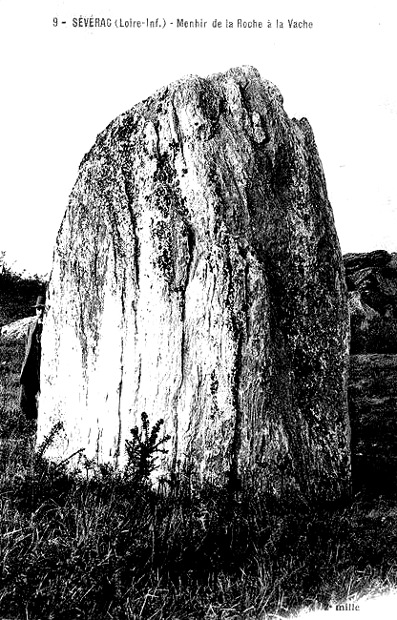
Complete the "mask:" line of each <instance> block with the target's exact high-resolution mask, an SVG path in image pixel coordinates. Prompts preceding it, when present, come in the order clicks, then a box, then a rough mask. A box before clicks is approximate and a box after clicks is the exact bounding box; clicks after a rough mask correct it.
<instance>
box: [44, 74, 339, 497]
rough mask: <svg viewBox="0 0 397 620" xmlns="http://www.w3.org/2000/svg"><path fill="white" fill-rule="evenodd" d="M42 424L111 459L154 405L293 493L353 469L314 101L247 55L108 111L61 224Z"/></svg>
mask: <svg viewBox="0 0 397 620" xmlns="http://www.w3.org/2000/svg"><path fill="white" fill-rule="evenodd" d="M49 304H50V309H49V313H48V315H47V317H46V321H45V328H44V335H43V359H42V384H43V388H42V396H41V402H40V414H39V440H40V438H42V437H43V435H45V434H47V433H48V432H49V430H50V429H51V427H52V425H53V424H54V423H55V422H57V421H62V422H63V424H64V429H65V430H64V434H63V435H61V436H59V437H58V441H57V443H55V444H54V450H55V452H56V454H57V455H60V454H61V453H64V454H65V455H67V454H68V453H72V452H73V451H75V450H77V449H79V448H80V447H85V448H86V454H87V456H88V457H93V458H95V459H98V460H99V461H112V462H114V463H115V464H116V465H119V466H120V465H122V463H123V461H124V459H125V454H124V445H125V440H126V439H127V438H128V437H129V430H130V429H131V427H132V426H134V425H136V424H137V423H138V424H139V421H140V414H141V412H143V411H146V412H147V413H148V415H149V416H150V419H151V420H152V422H153V423H154V422H156V421H157V420H158V419H159V418H164V420H165V424H164V430H165V432H166V433H169V434H170V435H171V436H172V440H171V441H170V443H169V453H168V455H167V457H165V458H166V461H167V462H164V463H163V466H164V467H166V466H167V465H168V466H172V465H173V466H176V465H177V464H178V463H179V462H180V463H182V464H185V465H187V466H189V468H190V467H192V468H193V469H194V470H196V471H197V472H199V473H201V474H202V475H203V476H206V477H209V478H212V479H214V480H217V481H222V480H224V479H225V477H226V476H227V475H228V474H229V473H230V472H231V473H232V474H234V475H237V474H238V475H243V474H247V475H250V476H252V477H253V479H254V480H255V481H256V482H257V484H258V485H261V487H262V488H264V489H267V490H268V491H270V492H274V493H275V494H276V495H281V496H286V495H288V494H289V493H295V492H296V493H298V494H300V495H302V496H304V497H306V498H310V497H318V496H327V497H337V496H339V495H340V494H342V493H343V492H345V491H346V490H347V489H348V487H349V467H350V465H349V463H350V457H349V454H350V453H349V423H348V415H347V390H346V380H347V377H346V367H347V349H348V313H347V301H346V291H345V284H344V277H343V271H342V260H341V253H340V248H339V243H338V239H337V235H336V232H335V228H334V221H333V215H332V210H331V206H330V204H329V202H328V198H327V193H326V185H325V179H324V174H323V170H322V166H321V162H320V159H319V157H318V154H317V149H316V146H315V142H314V137H313V133H312V130H311V128H310V125H309V123H308V122H307V120H306V119H302V120H300V121H297V120H295V119H292V120H291V119H289V118H288V117H287V115H286V113H285V111H284V109H283V100H282V96H281V94H280V92H279V91H278V89H277V88H276V87H275V86H274V85H273V84H271V83H270V82H267V81H262V80H261V78H260V76H259V74H258V73H257V71H256V70H255V69H252V68H250V67H243V68H241V69H233V70H231V71H228V72H227V73H225V74H219V75H214V76H212V77H210V78H207V79H201V78H199V77H189V78H187V79H183V80H181V81H179V82H176V83H174V84H171V85H170V86H168V87H167V88H164V89H162V90H160V91H159V92H158V93H156V94H155V95H154V96H153V97H150V98H149V99H147V100H146V101H143V102H142V103H140V104H138V105H136V106H135V107H133V108H132V109H131V110H130V111H128V112H126V113H125V114H123V115H121V116H120V117H118V118H117V119H116V120H114V121H113V122H112V123H111V124H110V125H109V126H108V127H107V129H106V130H105V131H104V132H102V133H101V134H100V135H99V136H98V138H97V140H96V143H95V144H94V146H93V148H92V149H91V151H90V152H89V153H88V154H87V155H86V156H85V158H84V159H83V161H82V163H81V166H80V170H79V175H78V179H77V182H76V184H75V187H74V189H73V191H72V193H71V196H70V202H69V205H68V208H67V211H66V214H65V217H64V220H63V222H62V226H61V229H60V231H59V234H58V237H57V241H56V247H55V252H54V262H53V269H52V274H51V281H50V285H49Z"/></svg>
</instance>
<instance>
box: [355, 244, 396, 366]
mask: <svg viewBox="0 0 397 620" xmlns="http://www.w3.org/2000/svg"><path fill="white" fill-rule="evenodd" d="M344 263H345V269H346V281H347V287H348V291H349V307H350V317H351V332H352V337H351V353H352V354H356V353H397V254H389V253H388V252H386V251H385V250H376V251H374V252H368V253H366V254H346V255H345V256H344Z"/></svg>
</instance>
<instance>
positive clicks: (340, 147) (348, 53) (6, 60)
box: [0, 0, 397, 275]
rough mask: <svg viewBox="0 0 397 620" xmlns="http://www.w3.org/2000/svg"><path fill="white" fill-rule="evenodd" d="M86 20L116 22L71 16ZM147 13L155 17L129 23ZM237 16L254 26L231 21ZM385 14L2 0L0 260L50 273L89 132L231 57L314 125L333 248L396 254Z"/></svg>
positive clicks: (353, 6) (347, 7) (381, 8)
mask: <svg viewBox="0 0 397 620" xmlns="http://www.w3.org/2000/svg"><path fill="white" fill-rule="evenodd" d="M91 17H93V18H100V19H101V18H105V19H109V20H110V23H111V27H96V28H90V27H84V26H83V27H79V26H77V27H75V26H74V25H73V23H74V22H73V20H75V23H76V22H77V23H79V22H78V20H79V18H83V19H82V23H84V18H85V19H88V18H91ZM156 18H158V19H159V23H160V24H161V25H162V26H164V27H161V28H151V29H148V28H147V27H145V26H142V27H141V28H138V27H131V26H130V27H127V24H128V23H130V21H131V20H135V21H138V20H141V21H143V22H145V20H146V19H149V20H152V21H154V20H155V19H156ZM55 19H57V20H58V22H57V25H55V24H56V22H55V21H54V20H55ZM177 19H183V20H187V21H190V20H194V19H198V20H201V19H203V20H205V21H207V25H206V27H204V28H196V29H185V28H182V27H177V25H176V20H177ZM215 19H216V20H218V21H220V22H222V27H217V28H214V27H212V22H213V21H214V20H215ZM238 19H241V20H242V21H245V22H252V21H253V20H255V21H256V22H257V23H258V22H262V25H263V27H262V28H237V20H238ZM226 20H228V21H229V23H230V22H233V24H234V28H226ZM276 20H278V25H280V22H283V25H284V27H283V28H280V27H277V23H276ZM288 20H294V21H302V20H306V22H312V23H313V26H312V28H300V29H299V28H289V26H288ZM62 22H66V23H64V24H62ZM116 23H117V24H118V25H119V26H120V23H121V24H122V25H123V27H116ZM268 23H270V25H271V27H270V28H269V27H268ZM394 23H395V22H394V6H393V3H392V2H390V1H389V0H377V2H366V3H363V2H362V1H360V0H344V1H341V0H333V1H331V0H329V1H327V2H325V1H323V2H319V1H318V0H300V1H298V0H278V1H277V2H276V1H274V0H269V1H268V2H266V1H265V0H262V1H261V2H259V1H255V2H253V1H252V0H244V2H243V1H240V2H238V3H237V2H232V1H231V2H228V3H226V2H217V1H216V0H212V1H209V0H201V2H199V3H196V4H193V3H187V2H182V1H177V2H175V1H173V0H170V1H168V2H166V3H165V2H164V1H162V2H160V1H159V0H156V1H153V0H145V2H142V3H141V4H139V3H137V2H132V0H129V1H128V0H112V2H110V1H108V2H104V1H102V0H78V1H77V0H65V1H60V0H40V2H33V1H32V0H0V59H1V60H0V84H1V97H0V118H1V137H0V209H1V220H0V256H1V252H3V251H4V252H5V253H6V260H7V262H8V263H9V264H12V265H13V266H14V268H16V269H17V270H19V271H23V270H25V272H26V273H30V274H33V273H38V274H40V275H44V274H46V273H48V272H49V271H50V269H51V261H52V252H53V247H54V244H55V239H56V234H57V231H58V229H59V226H60V224H61V221H62V217H63V215H64V212H65V210H66V207H67V204H68V197H69V194H70V192H71V190H72V187H73V184H74V182H75V180H76V178H77V171H78V166H79V163H80V161H81V159H82V158H83V156H84V154H85V153H86V152H87V151H88V150H89V149H90V148H91V146H92V145H93V143H94V141H95V139H96V136H97V134H98V133H100V132H101V131H102V130H103V129H104V128H105V127H106V126H107V125H108V124H109V123H110V122H111V121H112V120H113V119H114V118H115V117H116V116H118V115H119V114H121V113H122V112H124V111H125V110H128V109H129V108H131V107H132V106H133V105H134V104H136V103H138V102H139V101H141V100H142V99H144V98H146V97H148V96H149V95H151V94H153V93H154V92H155V91H156V90H158V89H159V88H161V87H163V86H165V85H166V84H168V83H169V82H172V81H174V80H177V79H179V78H181V77H184V76H186V75H189V74H197V75H201V76H203V77H205V76H206V75H210V74H212V73H216V72H219V71H225V70H227V69H229V68H231V67H233V66H239V65H252V66H254V67H256V68H257V69H258V70H259V72H260V73H261V76H262V77H263V78H264V79H268V80H270V81H271V82H273V83H275V84H276V85H277V86H278V88H279V89H280V91H281V92H282V94H283V97H284V107H285V110H286V112H287V113H288V115H289V116H290V117H297V118H301V117H303V116H304V117H306V118H308V120H309V122H310V124H311V125H312V128H313V131H314V135H315V139H316V143H317V147H318V150H319V153H320V157H321V160H322V163H323V167H324V171H325V176H326V180H327V188H328V195H329V199H330V201H331V204H332V207H333V211H334V217H335V223H336V228H337V232H338V235H339V239H340V243H341V247H342V252H343V253H347V252H364V251H371V250H374V249H380V248H382V249H386V250H388V251H391V252H393V251H394V252H395V251H397V238H396V230H397V184H396V182H395V168H396V166H395V164H396V148H395V145H396V144H397V83H396V71H395V66H394V65H395V59H396V57H397V53H396V52H397V43H396V41H397V37H396V36H395V32H394ZM164 24H165V25H164Z"/></svg>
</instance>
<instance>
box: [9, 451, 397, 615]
mask: <svg viewBox="0 0 397 620" xmlns="http://www.w3.org/2000/svg"><path fill="white" fill-rule="evenodd" d="M2 465H4V462H3V463H2ZM10 472H11V475H10ZM87 474H89V475H82V474H78V473H76V472H74V473H68V472H67V471H66V470H65V469H64V467H56V466H55V465H54V464H51V463H49V462H47V461H46V460H45V458H44V457H43V456H36V458H35V459H33V460H31V462H29V463H25V465H24V466H21V467H20V469H19V470H18V468H16V467H15V463H14V464H13V466H12V467H10V466H9V465H6V467H5V468H3V471H2V476H1V486H0V497H1V502H0V505H1V526H0V528H1V529H0V552H1V557H2V574H1V580H0V614H3V615H4V614H7V616H6V617H9V618H11V617H12V618H20V617H21V618H22V617H24V618H25V617H28V618H37V619H39V618H40V619H41V620H42V619H43V618H57V619H58V618H59V619H61V618H65V619H66V618H76V619H77V618H87V619H88V618H92V619H94V618H95V619H102V618H103V619H105V618H117V619H119V618H120V619H121V618H126V619H131V620H132V619H134V618H147V619H149V618H150V619H159V620H160V619H162V620H166V619H170V620H171V619H173V620H176V619H177V618H179V619H180V620H182V619H192V620H193V619H194V620H196V619H199V618H203V619H204V618H223V619H225V620H226V619H227V620H232V619H237V618H246V619H254V618H255V619H257V618H265V617H267V614H268V615H270V614H272V613H273V614H280V613H286V612H287V610H293V609H298V608H299V607H302V606H305V605H306V606H307V605H310V604H314V603H315V602H316V604H317V605H322V606H325V607H326V606H328V605H329V604H331V602H333V601H343V600H346V599H347V598H349V597H352V596H354V595H357V594H363V593H366V592H370V591H371V589H372V588H373V587H374V586H375V584H376V586H377V587H378V585H379V583H380V582H382V583H385V582H387V583H388V584H394V585H395V584H396V574H397V560H396V545H397V535H396V531H397V530H396V525H397V508H396V507H395V505H394V503H391V502H385V501H382V500H378V501H377V502H376V503H371V504H367V503H365V502H362V501H355V502H353V503H352V504H351V505H349V506H345V507H339V508H331V507H329V508H327V509H326V508H317V509H311V510H309V509H300V510H292V509H289V510H286V509H285V507H283V508H282V510H281V509H280V510H277V507H275V506H274V505H273V507H272V509H271V510H270V509H269V506H268V505H267V502H266V499H265V498H263V497H259V496H258V495H257V494H256V493H255V491H253V490H252V489H245V490H244V491H243V492H242V493H241V495H240V497H239V498H238V501H236V499H235V498H232V497H231V496H230V495H229V493H228V492H227V490H225V489H219V488H214V487H211V486H209V485H204V486H203V485H201V486H197V487H196V488H194V489H193V488H191V487H190V488H189V489H188V488H187V487H185V488H181V487H171V488H168V487H167V488H168V492H167V493H165V492H164V487H163V488H159V489H156V490H153V489H151V488H150V487H148V485H147V484H146V483H145V482H144V481H142V480H139V479H138V478H136V477H135V478H134V477H130V476H129V475H127V474H125V473H123V472H114V471H111V470H109V469H108V468H103V469H102V470H96V471H95V470H93V469H92V468H90V467H88V468H87Z"/></svg>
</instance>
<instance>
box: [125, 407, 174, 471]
mask: <svg viewBox="0 0 397 620" xmlns="http://www.w3.org/2000/svg"><path fill="white" fill-rule="evenodd" d="M141 420H142V428H141V429H139V428H138V426H134V428H132V429H131V436H132V438H131V439H127V440H126V442H125V444H126V452H127V457H128V462H127V466H126V472H127V473H129V474H132V476H133V477H135V478H137V479H138V480H141V481H143V482H144V481H148V480H149V478H150V475H151V474H152V473H153V472H154V471H155V470H156V469H157V467H158V465H157V459H158V457H159V454H167V452H168V450H166V449H165V448H164V447H163V446H164V444H165V443H167V441H169V439H170V435H164V436H163V437H162V438H159V434H160V429H161V427H162V425H163V424H164V420H163V419H162V418H161V419H160V420H158V421H157V422H156V424H154V426H153V428H152V430H150V425H149V417H148V415H147V413H145V411H144V412H143V413H142V414H141Z"/></svg>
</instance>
